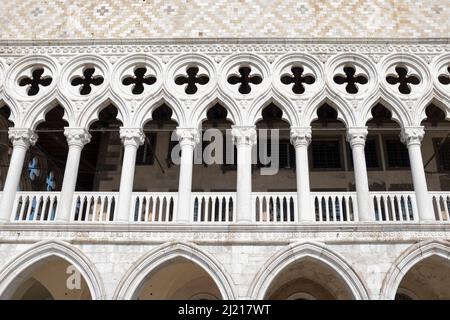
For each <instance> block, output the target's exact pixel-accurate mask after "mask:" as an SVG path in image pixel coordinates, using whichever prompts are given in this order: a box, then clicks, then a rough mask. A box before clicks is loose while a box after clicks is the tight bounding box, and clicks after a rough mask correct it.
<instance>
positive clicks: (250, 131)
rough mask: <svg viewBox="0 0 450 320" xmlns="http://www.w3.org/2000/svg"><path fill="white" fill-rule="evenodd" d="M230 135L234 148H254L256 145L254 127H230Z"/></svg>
mask: <svg viewBox="0 0 450 320" xmlns="http://www.w3.org/2000/svg"><path fill="white" fill-rule="evenodd" d="M231 135H232V136H233V143H234V144H235V145H236V146H239V145H250V146H254V145H255V144H256V129H255V126H232V127H231Z"/></svg>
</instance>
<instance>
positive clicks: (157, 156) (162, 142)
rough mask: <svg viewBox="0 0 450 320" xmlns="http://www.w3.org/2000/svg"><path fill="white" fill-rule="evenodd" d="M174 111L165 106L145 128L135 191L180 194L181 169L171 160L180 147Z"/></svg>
mask: <svg viewBox="0 0 450 320" xmlns="http://www.w3.org/2000/svg"><path fill="white" fill-rule="evenodd" d="M172 114H173V111H172V109H171V108H170V107H169V106H167V105H165V104H163V105H161V106H159V107H158V108H156V109H155V110H154V111H153V112H152V118H151V120H149V121H147V122H146V123H145V124H144V133H145V141H144V144H143V145H141V146H140V147H139V149H138V151H137V154H136V169H135V174H134V185H133V189H134V191H136V192H140V191H142V192H147V191H152V192H176V191H177V190H178V176H179V170H180V167H179V166H178V165H175V164H174V162H173V159H172V157H171V152H172V149H173V148H174V147H175V146H176V145H177V144H178V140H177V137H176V135H175V134H174V133H175V130H176V127H177V125H178V124H177V123H176V122H175V121H173V120H172Z"/></svg>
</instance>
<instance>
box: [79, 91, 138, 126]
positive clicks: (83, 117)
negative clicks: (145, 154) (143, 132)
mask: <svg viewBox="0 0 450 320" xmlns="http://www.w3.org/2000/svg"><path fill="white" fill-rule="evenodd" d="M109 105H113V106H114V107H115V108H116V109H117V119H118V120H119V121H120V122H122V124H123V126H127V125H128V124H129V121H130V116H129V111H128V109H127V106H126V103H125V102H124V101H123V100H122V99H121V98H120V97H118V96H117V95H116V94H114V93H112V92H111V91H109V90H108V91H105V93H103V94H102V95H100V96H97V97H95V99H93V100H91V101H89V102H88V103H87V104H86V106H84V107H83V110H82V111H81V113H80V115H79V117H78V119H77V122H76V127H80V128H89V126H90V125H91V124H92V123H94V122H95V121H96V120H98V116H99V113H100V111H102V110H103V109H104V108H106V107H107V106H109Z"/></svg>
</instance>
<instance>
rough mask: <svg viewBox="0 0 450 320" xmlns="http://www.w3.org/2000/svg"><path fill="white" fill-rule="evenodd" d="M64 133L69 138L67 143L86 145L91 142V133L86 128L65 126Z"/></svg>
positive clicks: (70, 144)
mask: <svg viewBox="0 0 450 320" xmlns="http://www.w3.org/2000/svg"><path fill="white" fill-rule="evenodd" d="M64 135H65V136H66V138H67V144H68V145H69V147H70V146H79V147H81V148H82V147H84V145H86V144H88V143H89V142H91V134H90V133H89V132H88V130H87V129H85V128H70V127H66V128H64Z"/></svg>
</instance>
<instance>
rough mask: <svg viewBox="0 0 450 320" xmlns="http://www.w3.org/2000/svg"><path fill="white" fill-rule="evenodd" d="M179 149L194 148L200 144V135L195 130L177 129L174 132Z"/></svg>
mask: <svg viewBox="0 0 450 320" xmlns="http://www.w3.org/2000/svg"><path fill="white" fill-rule="evenodd" d="M176 134H177V137H178V141H179V142H180V147H181V148H183V147H185V146H190V147H195V145H196V144H197V143H199V142H200V134H199V131H198V129H197V128H177V131H176Z"/></svg>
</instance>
